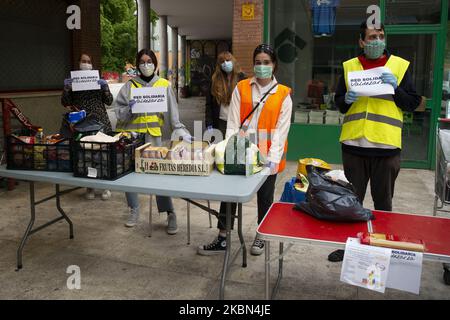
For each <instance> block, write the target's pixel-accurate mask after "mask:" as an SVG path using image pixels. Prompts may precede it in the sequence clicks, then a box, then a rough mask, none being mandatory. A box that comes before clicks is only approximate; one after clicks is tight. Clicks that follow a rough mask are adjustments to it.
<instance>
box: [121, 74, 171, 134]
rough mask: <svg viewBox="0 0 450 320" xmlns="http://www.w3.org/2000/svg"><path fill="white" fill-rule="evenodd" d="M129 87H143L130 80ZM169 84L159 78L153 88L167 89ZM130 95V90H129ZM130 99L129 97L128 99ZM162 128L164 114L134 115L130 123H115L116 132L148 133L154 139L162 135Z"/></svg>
mask: <svg viewBox="0 0 450 320" xmlns="http://www.w3.org/2000/svg"><path fill="white" fill-rule="evenodd" d="M130 82H131V87H134V88H142V87H143V85H142V84H141V83H139V82H137V81H133V80H130ZM169 86H170V82H169V81H167V80H166V79H163V78H159V79H158V80H157V81H156V82H155V83H154V84H153V87H165V88H167V87H169ZM130 95H131V90H130ZM130 98H131V97H130ZM163 126H164V114H163V113H154V114H148V113H142V114H136V116H135V117H134V118H133V119H132V120H131V121H120V120H118V121H117V125H116V131H118V132H122V131H134V132H140V133H149V134H150V135H152V136H154V137H160V136H161V135H162V133H161V128H162V127H163Z"/></svg>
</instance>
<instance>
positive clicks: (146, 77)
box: [115, 49, 192, 234]
mask: <svg viewBox="0 0 450 320" xmlns="http://www.w3.org/2000/svg"><path fill="white" fill-rule="evenodd" d="M136 66H137V67H138V68H137V69H138V71H139V76H138V77H136V78H133V79H131V80H129V81H128V82H127V83H125V84H124V86H123V87H122V88H121V89H120V91H119V94H118V96H117V108H116V110H115V111H116V116H117V129H116V130H117V131H128V132H137V133H141V134H144V135H145V142H150V143H151V144H152V145H153V146H161V145H162V127H163V125H164V119H167V121H169V122H170V126H171V128H172V131H173V133H172V136H173V137H175V138H176V137H183V140H185V141H188V142H191V140H192V137H191V136H190V134H189V132H188V131H187V130H186V127H185V126H184V125H183V124H182V123H181V122H180V120H179V115H178V104H177V100H176V97H175V93H174V92H173V90H172V87H171V85H170V82H169V81H167V80H166V79H163V78H160V77H159V76H158V75H156V74H155V70H156V68H157V67H158V61H157V59H156V56H155V53H154V52H153V51H152V50H148V49H142V50H141V51H139V52H138V54H137V55H136ZM142 87H165V88H167V110H168V111H167V112H166V114H163V113H132V112H131V110H132V108H133V106H134V105H135V104H136V101H134V100H132V99H131V88H142ZM126 197H127V203H128V207H129V208H130V215H129V218H128V221H127V222H126V223H125V225H126V226H127V227H134V226H135V225H136V224H137V222H138V220H139V199H138V195H137V193H126ZM156 201H157V204H158V211H159V212H167V221H168V225H167V229H166V231H167V233H168V234H176V233H177V231H178V227H177V217H176V214H175V212H174V209H173V204H172V199H171V198H169V197H160V196H157V197H156Z"/></svg>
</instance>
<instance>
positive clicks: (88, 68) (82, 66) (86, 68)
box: [80, 63, 92, 70]
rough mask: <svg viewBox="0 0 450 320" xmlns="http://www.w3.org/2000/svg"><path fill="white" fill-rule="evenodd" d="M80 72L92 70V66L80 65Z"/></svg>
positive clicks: (87, 64)
mask: <svg viewBox="0 0 450 320" xmlns="http://www.w3.org/2000/svg"><path fill="white" fill-rule="evenodd" d="M80 70H92V64H90V63H80Z"/></svg>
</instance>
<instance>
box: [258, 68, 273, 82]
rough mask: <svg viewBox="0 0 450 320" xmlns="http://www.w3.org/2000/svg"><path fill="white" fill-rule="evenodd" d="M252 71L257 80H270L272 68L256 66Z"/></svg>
mask: <svg viewBox="0 0 450 320" xmlns="http://www.w3.org/2000/svg"><path fill="white" fill-rule="evenodd" d="M253 71H254V72H255V77H256V78H258V79H268V78H272V73H273V68H272V66H264V65H257V66H254V67H253Z"/></svg>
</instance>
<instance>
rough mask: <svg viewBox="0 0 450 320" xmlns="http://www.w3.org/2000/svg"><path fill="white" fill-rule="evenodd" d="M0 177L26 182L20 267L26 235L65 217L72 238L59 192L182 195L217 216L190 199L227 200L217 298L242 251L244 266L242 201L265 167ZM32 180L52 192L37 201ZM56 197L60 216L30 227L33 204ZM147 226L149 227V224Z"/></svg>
mask: <svg viewBox="0 0 450 320" xmlns="http://www.w3.org/2000/svg"><path fill="white" fill-rule="evenodd" d="M0 176H1V177H5V178H13V179H17V180H24V181H27V182H29V184H30V214H31V218H30V222H29V224H28V227H27V229H26V231H25V234H24V236H23V238H22V241H21V243H20V245H19V248H18V250H17V268H18V269H21V268H22V266H23V264H22V251H23V248H24V246H25V243H26V241H27V239H28V237H29V236H30V235H32V234H33V233H36V232H37V231H39V230H42V229H44V228H45V227H48V226H49V225H52V224H54V223H56V222H58V221H59V220H62V219H64V220H66V221H67V223H68V224H69V231H70V239H72V238H73V224H72V221H71V220H70V219H69V217H68V216H67V215H66V213H65V212H64V210H63V209H62V207H61V195H63V194H65V193H68V192H70V191H73V190H75V189H77V188H79V187H86V188H94V189H109V190H115V191H122V192H136V193H141V194H150V195H158V196H168V197H175V198H182V199H184V200H186V201H188V202H189V203H192V204H194V205H197V206H199V207H200V208H202V209H204V210H206V211H209V212H210V213H213V214H214V215H216V216H218V215H219V213H218V212H217V211H214V210H211V209H208V208H207V207H205V206H202V205H200V204H198V203H196V202H195V201H193V200H191V199H196V200H211V201H225V202H227V203H228V206H227V214H226V230H227V239H228V245H227V249H226V252H225V257H224V262H223V269H222V276H221V284H220V293H219V298H220V299H223V298H224V292H225V280H226V277H227V273H228V268H229V265H231V264H232V263H233V262H234V261H235V259H236V258H237V256H238V254H239V252H240V251H241V250H242V266H243V267H246V266H247V250H246V247H245V242H244V237H243V234H242V204H243V203H246V202H249V201H250V200H251V199H252V198H253V196H254V195H255V194H256V192H257V191H258V190H259V188H260V187H261V186H262V184H263V183H264V181H265V180H266V179H267V169H265V170H263V171H262V172H260V173H258V174H255V175H252V176H249V177H246V176H236V175H222V174H220V173H219V172H217V171H213V172H212V173H211V175H210V176H206V177H197V176H179V175H158V174H142V173H134V172H133V173H130V174H128V175H125V176H123V177H121V178H119V179H117V180H114V181H109V180H100V179H90V178H77V177H74V176H73V175H72V173H65V172H49V171H27V170H7V169H6V166H4V165H3V166H0ZM35 182H47V183H52V184H54V185H55V194H54V195H52V196H49V197H47V198H44V199H41V200H39V201H36V200H35V191H34V189H35V185H34V183H35ZM60 185H66V186H75V187H77V188H73V189H68V190H63V191H61V190H60ZM53 198H55V199H56V208H57V210H58V212H59V213H60V214H61V216H60V217H58V218H56V219H54V220H52V221H49V222H47V223H45V224H43V225H41V226H39V227H36V228H34V229H33V225H34V221H35V217H36V205H38V204H40V203H43V202H45V201H48V200H51V199H53ZM231 203H237V204H238V214H237V218H238V236H239V240H240V244H241V245H240V248H239V249H238V250H237V252H236V253H235V255H234V256H233V258H232V259H231V261H230V255H231ZM150 227H151V226H150Z"/></svg>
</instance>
